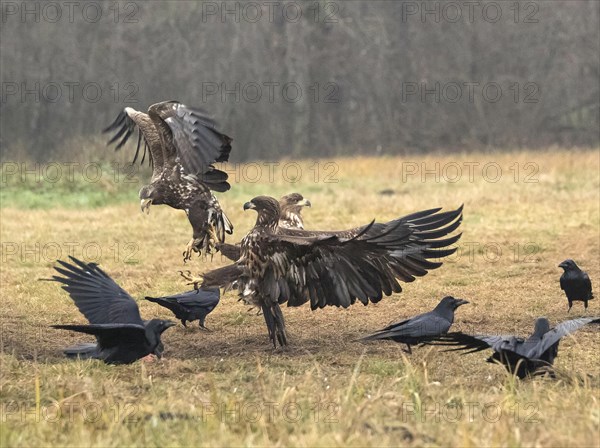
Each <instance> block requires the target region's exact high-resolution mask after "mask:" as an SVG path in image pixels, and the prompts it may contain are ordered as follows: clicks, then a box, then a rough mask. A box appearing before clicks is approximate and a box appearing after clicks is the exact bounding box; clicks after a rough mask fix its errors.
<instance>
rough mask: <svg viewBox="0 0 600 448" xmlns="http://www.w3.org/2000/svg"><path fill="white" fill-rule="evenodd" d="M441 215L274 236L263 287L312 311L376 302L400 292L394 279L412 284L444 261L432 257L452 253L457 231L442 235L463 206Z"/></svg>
mask: <svg viewBox="0 0 600 448" xmlns="http://www.w3.org/2000/svg"><path fill="white" fill-rule="evenodd" d="M441 215H442V216H441V217H440V216H439V215H436V214H435V211H429V212H427V213H425V214H423V213H419V214H415V215H409V216H407V217H405V218H401V219H398V220H394V221H390V222H388V223H385V224H377V223H372V224H370V225H367V226H363V227H362V228H359V229H356V230H354V231H350V232H339V233H334V234H331V235H328V234H320V235H314V232H307V234H308V235H309V236H306V237H302V236H295V235H293V236H292V235H287V234H286V232H285V231H282V232H281V233H277V234H273V235H271V236H270V241H269V244H268V245H266V251H267V257H269V259H270V260H271V261H272V262H271V263H269V266H268V268H267V272H266V275H265V277H264V282H263V288H264V289H265V290H266V291H268V293H269V295H270V296H271V298H272V299H275V298H276V297H277V299H278V300H277V301H278V302H279V303H282V302H284V301H285V298H287V299H288V305H289V306H299V305H302V304H304V303H305V302H307V301H310V304H311V308H312V309H315V308H323V307H325V306H326V305H335V306H342V307H344V308H345V307H348V306H350V305H351V304H353V303H354V302H355V301H356V300H359V301H360V302H361V303H363V304H365V305H366V304H367V303H368V302H369V301H371V302H378V301H379V300H381V298H382V297H383V294H385V295H390V294H391V293H392V292H400V291H402V287H401V286H400V284H399V283H398V279H400V280H402V281H404V282H412V281H414V280H415V278H416V277H420V276H423V275H425V274H427V272H428V270H431V269H435V268H438V267H439V266H441V265H442V263H441V262H439V261H431V260H432V259H439V258H442V257H445V256H448V255H450V254H452V253H454V252H455V251H456V248H448V246H450V245H451V244H453V243H455V242H456V241H457V240H458V239H459V238H460V234H459V235H455V236H453V237H449V238H443V237H444V236H446V235H448V234H449V233H451V232H453V231H454V230H455V229H456V228H458V226H459V225H460V222H461V219H462V208H459V209H458V210H455V211H453V212H447V213H444V214H441ZM300 232H301V231H295V232H294V233H300ZM282 299H283V300H282Z"/></svg>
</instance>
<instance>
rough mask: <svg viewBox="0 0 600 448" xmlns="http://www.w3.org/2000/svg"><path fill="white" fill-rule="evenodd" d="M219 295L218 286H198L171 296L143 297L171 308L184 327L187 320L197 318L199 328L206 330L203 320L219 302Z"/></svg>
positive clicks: (190, 320)
mask: <svg viewBox="0 0 600 448" xmlns="http://www.w3.org/2000/svg"><path fill="white" fill-rule="evenodd" d="M220 297H221V291H220V290H219V289H218V288H200V289H198V290H192V291H188V292H183V293H181V294H175V295H172V296H166V297H145V299H146V300H149V301H150V302H154V303H158V304H159V305H160V306H164V307H165V308H167V309H169V310H171V311H172V312H173V314H175V317H176V318H177V319H179V320H181V323H182V324H183V326H184V327H187V322H188V321H189V322H192V321H195V320H198V321H199V324H200V328H202V329H204V330H208V328H206V326H205V325H204V320H205V319H206V316H207V315H208V314H210V313H211V312H212V310H214V309H215V307H216V306H217V305H218V304H219V299H220Z"/></svg>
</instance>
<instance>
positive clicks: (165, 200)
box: [104, 101, 233, 261]
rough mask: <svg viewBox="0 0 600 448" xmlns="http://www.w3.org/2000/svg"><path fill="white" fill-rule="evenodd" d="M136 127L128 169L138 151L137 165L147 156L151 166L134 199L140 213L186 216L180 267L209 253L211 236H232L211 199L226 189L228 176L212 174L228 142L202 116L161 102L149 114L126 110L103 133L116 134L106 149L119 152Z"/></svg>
mask: <svg viewBox="0 0 600 448" xmlns="http://www.w3.org/2000/svg"><path fill="white" fill-rule="evenodd" d="M136 127H137V130H138V139H137V149H136V152H135V156H134V158H133V163H135V162H136V160H137V159H138V157H139V155H140V149H142V147H143V154H142V159H141V163H142V164H143V163H144V160H145V159H146V156H148V160H149V162H150V163H151V164H152V165H153V171H152V178H151V180H150V183H149V184H148V185H144V186H143V187H142V188H141V190H140V193H139V197H140V201H141V202H140V204H141V207H142V211H148V212H149V207H150V205H160V204H164V205H168V206H170V207H173V208H175V209H179V210H185V212H186V214H187V217H188V220H189V221H190V224H191V225H192V229H193V236H192V239H191V240H190V242H189V243H188V245H187V247H186V250H185V252H184V261H187V260H189V259H190V258H191V255H192V252H194V251H195V252H199V253H201V252H202V251H205V252H209V251H210V250H211V248H212V247H213V246H214V243H215V242H214V241H212V239H211V235H216V236H217V239H218V241H220V242H223V241H224V240H225V233H228V234H231V233H232V232H233V225H232V224H231V222H230V221H229V219H228V218H227V216H226V215H225V213H223V210H222V209H221V205H220V204H219V201H217V198H216V197H215V196H214V194H213V193H212V191H218V192H224V191H227V190H229V188H230V185H229V183H228V182H227V174H226V173H224V172H223V171H220V170H218V169H215V168H214V166H213V163H215V162H226V161H227V160H228V159H229V153H230V152H231V142H232V139H231V138H230V137H228V136H227V135H225V134H223V133H221V132H219V131H217V130H216V125H215V123H214V121H212V120H211V119H210V118H208V117H207V116H206V114H205V113H204V112H203V111H201V110H199V109H195V108H193V107H188V106H186V105H184V104H181V103H180V102H178V101H164V102H161V103H157V104H153V105H152V106H150V107H149V108H148V113H144V112H140V111H137V110H135V109H132V108H131V107H126V108H125V109H124V110H123V111H121V113H120V114H119V115H118V116H117V118H116V120H115V121H114V122H113V123H112V124H111V125H110V126H108V127H107V128H106V129H105V130H104V132H115V134H114V136H113V137H112V138H111V139H110V141H109V142H108V144H112V143H115V142H116V148H115V149H116V150H119V149H120V148H121V147H122V146H123V145H124V144H125V143H126V142H127V140H128V139H129V137H130V136H131V134H132V133H133V132H134V130H135V128H136ZM142 141H143V145H142ZM211 190H212V191H211ZM210 227H212V229H210ZM211 230H214V231H211Z"/></svg>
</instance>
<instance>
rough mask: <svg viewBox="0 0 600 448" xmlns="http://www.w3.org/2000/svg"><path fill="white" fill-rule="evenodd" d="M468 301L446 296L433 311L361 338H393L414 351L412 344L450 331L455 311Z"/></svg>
mask: <svg viewBox="0 0 600 448" xmlns="http://www.w3.org/2000/svg"><path fill="white" fill-rule="evenodd" d="M467 303H469V302H467V301H466V300H462V299H455V298H454V297H451V296H447V297H444V298H443V299H442V300H441V302H440V303H438V305H437V306H436V307H435V308H434V309H433V310H432V311H429V312H428V313H424V314H419V315H418V316H415V317H412V318H410V319H407V320H404V321H402V322H397V323H395V324H392V325H390V326H388V327H385V328H383V329H382V330H379V331H377V332H376V333H373V334H371V335H369V336H366V337H364V338H362V339H360V340H361V341H374V340H382V339H391V340H392V341H395V342H400V343H403V344H406V351H407V352H408V353H412V350H411V348H410V346H411V345H416V344H420V343H422V342H425V341H427V340H431V339H432V338H435V337H437V336H440V335H443V334H446V333H448V330H449V329H450V327H451V326H452V323H453V322H454V311H456V309H457V308H458V307H459V306H461V305H466V304H467Z"/></svg>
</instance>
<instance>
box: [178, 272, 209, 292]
mask: <svg viewBox="0 0 600 448" xmlns="http://www.w3.org/2000/svg"><path fill="white" fill-rule="evenodd" d="M178 272H179V275H181V276H182V277H183V278H184V280H187V281H188V283H186V285H194V289H195V290H198V289H200V283H202V280H203V279H202V277H194V276H192V271H190V270H187V271H185V272H184V271H178Z"/></svg>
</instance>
